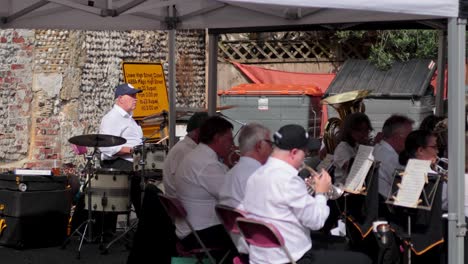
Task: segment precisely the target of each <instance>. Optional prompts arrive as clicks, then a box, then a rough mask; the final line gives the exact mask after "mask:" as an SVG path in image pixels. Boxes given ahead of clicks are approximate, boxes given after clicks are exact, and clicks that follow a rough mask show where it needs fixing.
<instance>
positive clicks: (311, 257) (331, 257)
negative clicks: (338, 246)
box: [296, 248, 372, 264]
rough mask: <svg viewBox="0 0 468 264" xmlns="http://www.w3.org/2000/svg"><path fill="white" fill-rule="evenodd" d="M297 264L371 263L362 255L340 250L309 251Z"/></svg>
mask: <svg viewBox="0 0 468 264" xmlns="http://www.w3.org/2000/svg"><path fill="white" fill-rule="evenodd" d="M296 263H297V264H310V263H313V264H318V263H334V264H335V263H336V264H339V263H343V264H349V263H353V264H354V263H358V264H371V263H372V261H371V259H370V258H369V257H367V256H366V255H365V254H363V253H359V252H353V251H342V250H323V249H319V250H317V249H313V248H312V249H310V250H309V251H307V252H306V253H305V254H304V255H303V256H302V258H300V259H299V260H298V261H296Z"/></svg>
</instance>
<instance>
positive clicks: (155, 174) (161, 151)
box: [133, 144, 167, 180]
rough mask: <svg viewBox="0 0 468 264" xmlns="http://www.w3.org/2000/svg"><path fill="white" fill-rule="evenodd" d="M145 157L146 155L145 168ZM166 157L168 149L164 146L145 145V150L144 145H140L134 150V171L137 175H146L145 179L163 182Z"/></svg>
mask: <svg viewBox="0 0 468 264" xmlns="http://www.w3.org/2000/svg"><path fill="white" fill-rule="evenodd" d="M143 152H144V154H143ZM143 155H145V165H144V166H143V165H142V164H141V160H142V158H143ZM166 155H167V147H166V146H164V145H160V144H145V148H144V149H143V145H138V146H136V147H135V148H134V150H133V169H134V170H135V173H136V174H140V175H142V174H143V173H144V176H145V178H149V179H154V180H161V179H162V170H163V165H164V160H165V159H166Z"/></svg>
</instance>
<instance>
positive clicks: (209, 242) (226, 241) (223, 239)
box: [180, 225, 238, 263]
mask: <svg viewBox="0 0 468 264" xmlns="http://www.w3.org/2000/svg"><path fill="white" fill-rule="evenodd" d="M197 234H198V236H199V237H200V239H201V241H203V243H204V244H205V246H206V247H207V248H209V249H210V248H211V249H219V250H215V251H210V254H211V255H212V256H213V257H214V258H215V259H216V260H217V261H220V260H221V259H222V257H223V256H224V254H226V252H227V251H228V250H230V254H229V256H228V258H227V261H226V263H232V258H233V257H234V256H236V255H238V253H237V248H236V246H235V245H234V243H233V242H232V240H231V237H230V236H229V235H228V233H227V232H226V230H225V229H224V227H223V226H222V225H215V226H212V227H209V228H205V229H202V230H197ZM180 242H181V243H182V245H183V246H184V248H185V249H187V250H190V249H194V248H200V247H201V246H200V244H199V243H198V241H197V239H196V237H195V235H194V234H193V233H192V234H190V235H188V236H187V237H185V238H184V239H182V240H181V241H180Z"/></svg>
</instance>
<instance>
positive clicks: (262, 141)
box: [219, 123, 273, 253]
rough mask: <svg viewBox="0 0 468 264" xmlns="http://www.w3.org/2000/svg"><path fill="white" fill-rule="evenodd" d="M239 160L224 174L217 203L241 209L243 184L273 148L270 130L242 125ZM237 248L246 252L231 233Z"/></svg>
mask: <svg viewBox="0 0 468 264" xmlns="http://www.w3.org/2000/svg"><path fill="white" fill-rule="evenodd" d="M239 149H240V155H241V157H240V159H239V162H238V163H237V164H236V165H234V167H232V168H231V169H230V170H229V171H228V173H227V174H226V181H225V182H224V184H223V186H222V187H221V189H220V190H219V203H220V204H223V205H227V206H230V207H233V208H240V209H242V206H241V202H242V200H243V199H244V194H245V185H246V184H247V180H248V179H249V177H250V175H252V173H253V172H254V171H255V170H257V169H258V168H259V167H260V166H262V165H263V164H265V162H266V161H267V159H268V157H269V156H270V154H271V151H272V149H273V142H272V141H271V135H270V130H269V129H268V128H266V127H264V126H262V125H260V124H257V123H250V124H247V125H246V126H244V127H242V129H241V131H240V133H239ZM231 237H232V240H233V241H234V243H235V244H236V247H237V250H238V251H239V252H242V253H248V247H247V245H246V244H245V242H244V239H243V238H242V237H240V236H238V235H234V234H232V235H231Z"/></svg>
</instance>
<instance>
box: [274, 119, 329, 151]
mask: <svg viewBox="0 0 468 264" xmlns="http://www.w3.org/2000/svg"><path fill="white" fill-rule="evenodd" d="M273 139H274V141H275V145H276V146H277V147H278V148H280V149H284V150H291V149H295V148H296V149H304V150H308V151H311V150H318V149H320V145H321V143H320V140H319V139H316V138H311V137H309V133H307V131H305V129H304V128H303V127H302V126H300V125H295V124H292V125H285V126H282V127H281V128H280V129H279V130H278V131H277V132H275V134H273Z"/></svg>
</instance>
